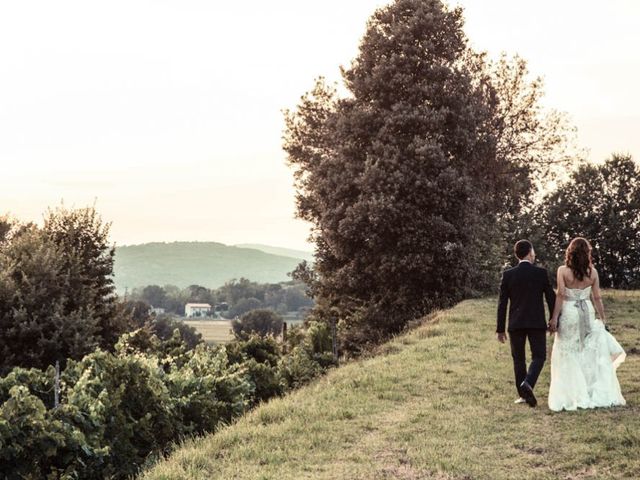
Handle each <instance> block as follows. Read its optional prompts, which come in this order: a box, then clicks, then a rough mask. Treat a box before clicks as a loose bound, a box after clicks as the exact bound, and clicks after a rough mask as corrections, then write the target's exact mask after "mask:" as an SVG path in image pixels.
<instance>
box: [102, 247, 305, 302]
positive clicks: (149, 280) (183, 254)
mask: <svg viewBox="0 0 640 480" xmlns="http://www.w3.org/2000/svg"><path fill="white" fill-rule="evenodd" d="M300 262H301V260H300V259H298V258H291V257H286V256H281V255H273V254H269V253H265V252H262V251H260V250H256V249H251V248H239V247H230V246H227V245H224V244H222V243H215V242H173V243H145V244H143V245H130V246H123V247H117V248H116V257H115V265H114V279H115V284H116V289H117V290H118V292H123V291H124V288H125V287H129V289H132V288H134V287H142V286H146V285H169V284H170V285H176V286H178V287H181V288H185V287H188V286H189V285H193V284H197V285H202V286H204V287H207V288H217V287H220V286H222V285H223V284H224V283H225V282H226V281H228V280H231V279H233V278H240V277H245V278H248V279H249V280H252V281H256V282H264V283H270V282H273V283H277V282H284V281H287V280H291V279H290V278H289V277H288V276H287V273H289V272H291V271H292V270H293V269H294V268H295V267H296V266H297V265H298V264H299V263H300Z"/></svg>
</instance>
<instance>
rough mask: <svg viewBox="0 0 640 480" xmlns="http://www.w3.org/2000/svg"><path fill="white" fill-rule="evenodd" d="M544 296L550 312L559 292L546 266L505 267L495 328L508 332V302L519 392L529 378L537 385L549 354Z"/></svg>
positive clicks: (510, 333)
mask: <svg viewBox="0 0 640 480" xmlns="http://www.w3.org/2000/svg"><path fill="white" fill-rule="evenodd" d="M544 299H546V301H547V305H548V306H549V312H550V314H551V313H552V312H553V307H554V305H555V301H556V294H555V292H554V291H553V288H552V287H551V283H549V275H548V274H547V271H546V270H545V269H544V268H540V267H536V266H535V265H532V264H531V263H530V262H528V261H526V260H523V261H521V262H520V263H519V264H518V266H517V267H513V268H510V269H508V270H505V272H504V273H503V274H502V281H501V282H500V300H499V302H498V326H497V329H496V331H497V332H498V333H502V332H504V331H505V325H506V322H507V304H509V328H508V331H509V340H510V343H511V355H512V357H513V369H514V373H515V376H516V388H517V389H518V392H519V391H520V390H519V387H520V385H521V384H522V382H523V381H524V380H527V383H529V385H531V387H532V388H533V387H534V386H535V384H536V381H537V380H538V376H539V375H540V372H541V371H542V366H543V365H544V361H545V359H546V357H547V338H546V330H547V317H546V315H545V311H544ZM527 338H528V339H529V346H530V347H531V365H529V371H528V372H527V364H526V360H525V344H526V340H527Z"/></svg>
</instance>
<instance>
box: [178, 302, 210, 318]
mask: <svg viewBox="0 0 640 480" xmlns="http://www.w3.org/2000/svg"><path fill="white" fill-rule="evenodd" d="M210 313H211V305H209V304H208V303H187V304H186V305H185V306H184V315H185V317H187V318H191V317H207V316H209V314H210Z"/></svg>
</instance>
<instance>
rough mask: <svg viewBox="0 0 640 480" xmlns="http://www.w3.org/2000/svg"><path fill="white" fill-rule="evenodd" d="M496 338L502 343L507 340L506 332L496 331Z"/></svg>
mask: <svg viewBox="0 0 640 480" xmlns="http://www.w3.org/2000/svg"><path fill="white" fill-rule="evenodd" d="M496 338H497V339H498V341H499V342H500V343H504V342H506V340H507V334H506V333H505V332H497V333H496Z"/></svg>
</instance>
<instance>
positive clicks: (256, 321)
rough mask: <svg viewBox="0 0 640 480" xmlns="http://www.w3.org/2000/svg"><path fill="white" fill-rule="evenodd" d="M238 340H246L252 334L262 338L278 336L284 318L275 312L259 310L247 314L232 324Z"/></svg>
mask: <svg viewBox="0 0 640 480" xmlns="http://www.w3.org/2000/svg"><path fill="white" fill-rule="evenodd" d="M231 327H232V328H233V333H234V335H235V336H236V338H238V339H240V340H244V339H246V338H248V335H249V334H250V333H251V332H255V333H257V334H258V335H260V336H263V337H264V336H265V335H267V334H273V335H278V334H279V333H280V331H281V330H282V317H281V316H280V315H278V314H277V313H276V312H274V311H273V310H266V309H259V310H252V311H250V312H248V313H245V314H244V315H243V316H242V317H241V318H240V319H235V320H233V321H232V322H231Z"/></svg>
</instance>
